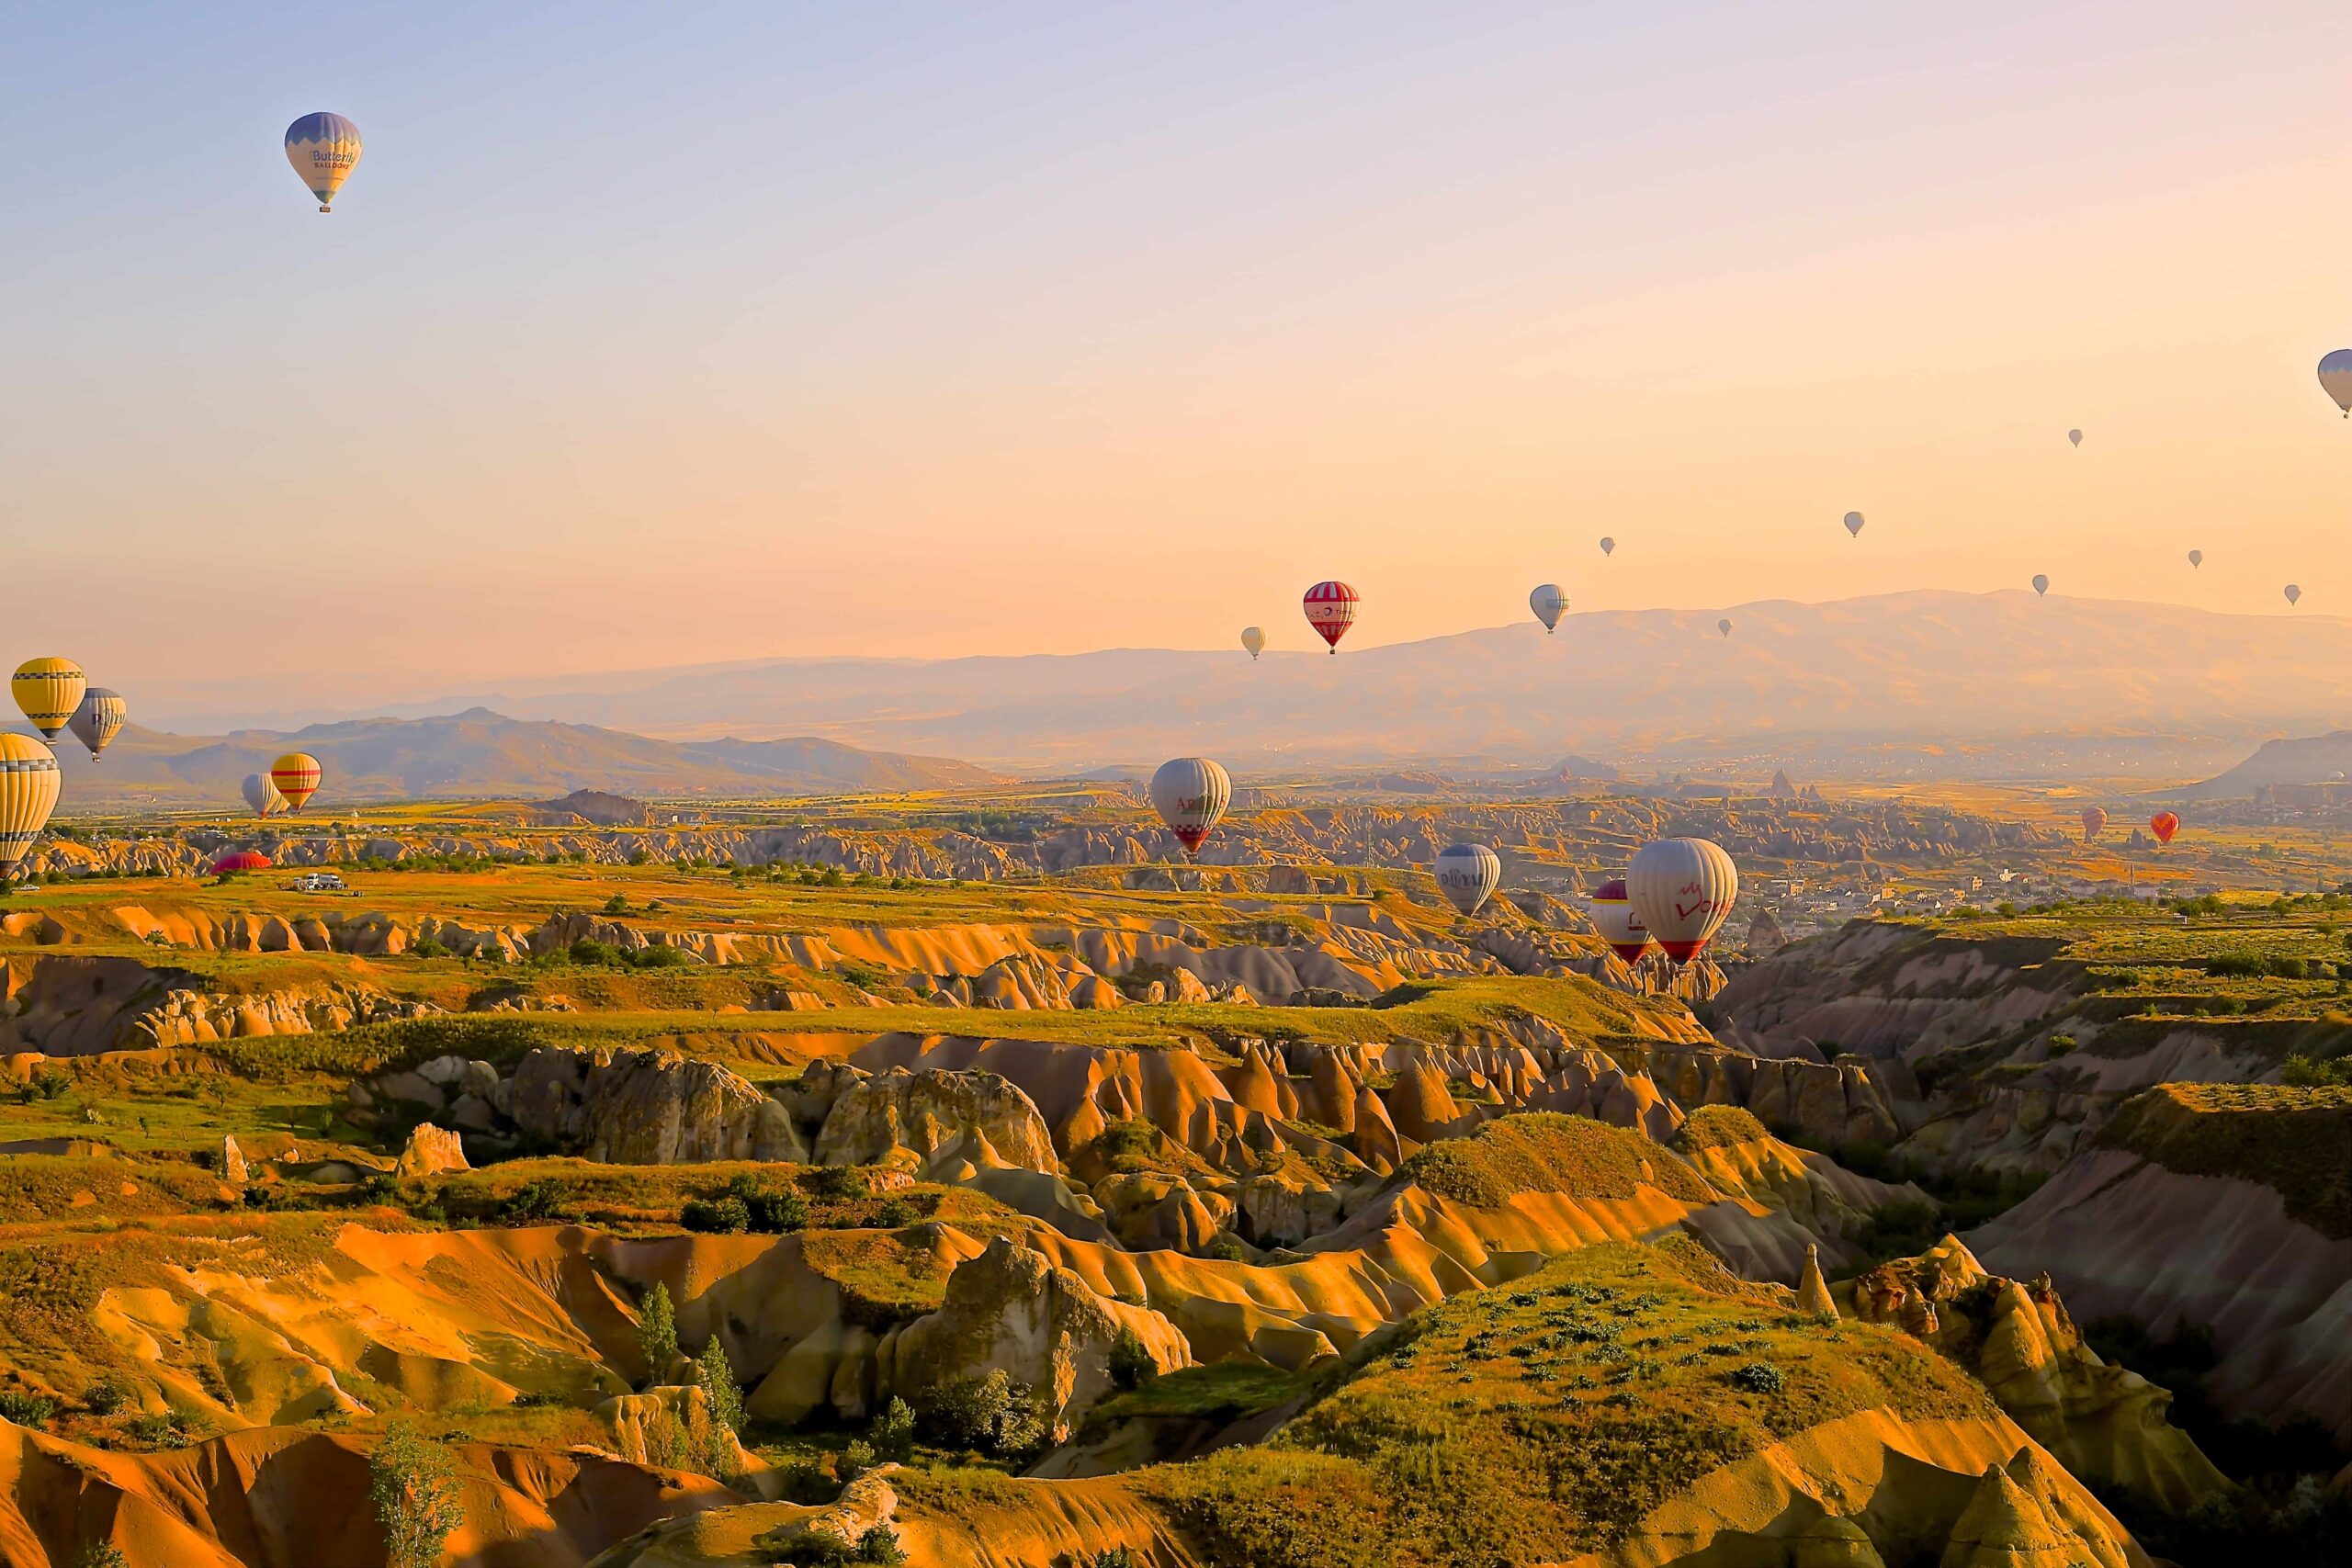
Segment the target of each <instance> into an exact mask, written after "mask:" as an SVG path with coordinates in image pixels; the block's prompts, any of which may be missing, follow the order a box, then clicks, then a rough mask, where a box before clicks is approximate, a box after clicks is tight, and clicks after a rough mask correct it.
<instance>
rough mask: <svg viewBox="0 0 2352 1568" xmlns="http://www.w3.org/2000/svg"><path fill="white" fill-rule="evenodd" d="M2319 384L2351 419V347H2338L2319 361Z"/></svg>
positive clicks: (2347, 417)
mask: <svg viewBox="0 0 2352 1568" xmlns="http://www.w3.org/2000/svg"><path fill="white" fill-rule="evenodd" d="M2319 384H2320V386H2321V387H2322V388H2323V389H2325V390H2326V392H2327V395H2328V396H2329V397H2331V398H2334V399H2335V406H2336V407H2337V408H2340V409H2342V410H2343V411H2344V417H2345V418H2346V419H2352V348H2339V349H2337V350H2336V351H2335V353H2333V354H2331V355H2328V356H2327V357H2326V358H2324V359H2323V360H2321V361H2320V362H2319Z"/></svg>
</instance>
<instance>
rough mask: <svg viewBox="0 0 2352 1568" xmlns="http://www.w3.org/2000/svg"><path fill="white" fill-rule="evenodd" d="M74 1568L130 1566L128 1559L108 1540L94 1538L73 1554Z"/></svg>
mask: <svg viewBox="0 0 2352 1568" xmlns="http://www.w3.org/2000/svg"><path fill="white" fill-rule="evenodd" d="M74 1568H130V1558H128V1557H125V1556H124V1555H123V1554H122V1548H120V1547H119V1546H117V1545H116V1544H115V1543H114V1542H112V1541H110V1540H94V1541H91V1542H89V1543H88V1544H87V1545H85V1546H84V1547H83V1548H82V1550H81V1551H77V1552H75V1553H74Z"/></svg>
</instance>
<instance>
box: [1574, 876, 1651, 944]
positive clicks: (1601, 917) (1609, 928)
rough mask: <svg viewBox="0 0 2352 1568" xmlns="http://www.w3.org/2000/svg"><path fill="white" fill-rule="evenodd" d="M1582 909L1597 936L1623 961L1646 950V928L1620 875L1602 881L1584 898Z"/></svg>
mask: <svg viewBox="0 0 2352 1568" xmlns="http://www.w3.org/2000/svg"><path fill="white" fill-rule="evenodd" d="M1585 912H1586V913H1588V914H1589V915H1590V916H1591V917H1592V929H1593V930H1594V931H1598V932H1599V933H1600V940H1601V941H1603V942H1607V943H1608V944H1609V950H1610V951H1611V953H1615V954H1616V955H1617V956H1618V957H1620V958H1622V959H1623V960H1624V961H1625V962H1626V963H1628V964H1632V963H1634V962H1635V961H1636V960H1638V959H1639V958H1640V957H1641V956H1642V954H1643V953H1646V952H1648V951H1649V946H1650V931H1649V928H1648V927H1647V926H1645V925H1644V924H1642V917H1641V916H1639V915H1637V914H1635V913H1634V897H1633V895H1632V894H1630V893H1628V892H1626V891H1625V884H1624V882H1623V880H1622V879H1616V878H1612V879H1611V880H1610V881H1607V882H1604V883H1602V884H1601V885H1600V887H1599V888H1598V889H1596V890H1595V891H1594V893H1593V895H1592V897H1590V898H1588V899H1586V900H1585Z"/></svg>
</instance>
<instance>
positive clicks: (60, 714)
mask: <svg viewBox="0 0 2352 1568" xmlns="http://www.w3.org/2000/svg"><path fill="white" fill-rule="evenodd" d="M88 685H89V682H88V681H87V680H86V679H85V678H84V676H83V674H82V667H81V666H80V665H78V664H76V663H74V661H73V660H70V659H28V660H25V661H24V662H23V663H22V664H19V665H17V673H16V674H15V675H14V676H13V677H11V678H10V680H9V682H8V689H9V691H10V692H11V693H13V694H15V696H16V699H17V706H18V707H20V708H22V709H23V710H24V712H25V716H26V717H27V718H28V719H31V720H32V721H33V728H35V729H38V730H40V732H41V734H42V735H43V736H44V737H46V738H47V739H51V740H54V739H57V735H58V732H59V731H60V730H62V729H63V728H65V725H66V722H67V721H68V720H69V719H71V718H72V717H73V716H74V709H75V708H77V707H80V706H81V705H82V693H83V692H84V690H85V688H87V686H88Z"/></svg>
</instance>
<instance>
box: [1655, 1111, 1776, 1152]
mask: <svg viewBox="0 0 2352 1568" xmlns="http://www.w3.org/2000/svg"><path fill="white" fill-rule="evenodd" d="M1771 1135H1772V1134H1771V1133H1770V1130H1769V1129H1767V1128H1766V1127H1765V1125H1764V1123H1763V1122H1758V1120H1757V1119H1756V1117H1755V1114H1754V1113H1753V1112H1751V1111H1746V1110H1743V1109H1742V1108H1740V1107H1739V1106H1736V1105H1702V1106H1701V1107H1699V1108H1698V1109H1697V1110H1696V1111H1692V1112H1691V1114H1690V1116H1689V1117H1688V1118H1687V1119H1686V1120H1685V1121H1684V1122H1683V1123H1682V1125H1681V1126H1679V1127H1677V1128H1676V1129H1675V1130H1674V1140H1673V1142H1674V1146H1675V1148H1677V1149H1679V1150H1680V1151H1682V1152H1683V1153H1686V1154H1696V1153H1698V1152H1699V1151H1700V1150H1701V1149H1724V1148H1730V1147H1733V1146H1734V1145H1739V1144H1752V1143H1758V1142H1760V1141H1761V1140H1763V1139H1765V1138H1769V1137H1770V1136H1771Z"/></svg>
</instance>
